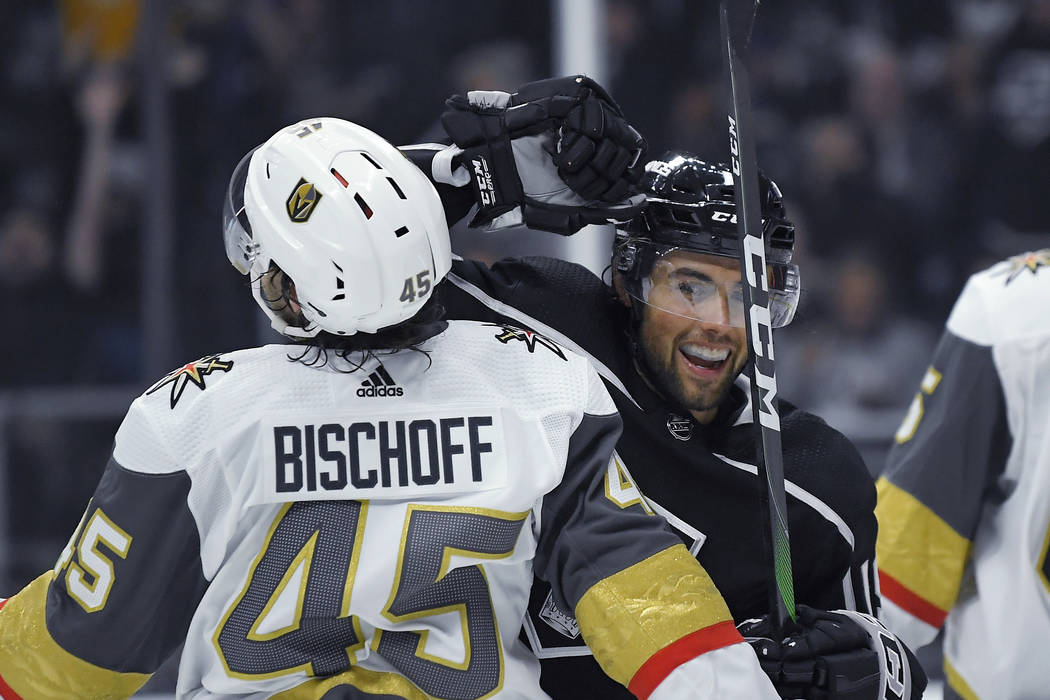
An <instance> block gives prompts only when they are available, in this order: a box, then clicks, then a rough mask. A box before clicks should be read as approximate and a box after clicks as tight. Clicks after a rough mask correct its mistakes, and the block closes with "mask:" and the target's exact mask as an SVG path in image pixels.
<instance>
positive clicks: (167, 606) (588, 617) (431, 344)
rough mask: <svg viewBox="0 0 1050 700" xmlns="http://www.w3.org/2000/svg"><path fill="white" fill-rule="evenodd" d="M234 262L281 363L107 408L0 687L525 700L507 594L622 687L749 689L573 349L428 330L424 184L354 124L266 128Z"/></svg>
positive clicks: (433, 227) (182, 371) (230, 208)
mask: <svg viewBox="0 0 1050 700" xmlns="http://www.w3.org/2000/svg"><path fill="white" fill-rule="evenodd" d="M226 206H227V209H226V215H225V217H224V218H225V229H224V232H225V238H226V246H227V253H228V255H229V257H230V260H231V262H232V263H233V264H234V266H235V267H237V268H238V270H239V271H240V272H242V273H243V274H246V275H249V279H250V281H251V289H252V293H253V295H254V297H255V299H256V300H257V302H258V303H259V305H260V306H261V307H262V308H263V309H264V311H265V312H266V313H267V314H268V315H269V317H270V318H271V321H272V324H273V326H274V328H275V329H277V330H278V331H280V332H282V333H284V334H285V335H286V336H289V337H291V338H295V339H297V340H298V341H299V342H300V345H299V346H298V347H297V346H289V345H270V346H265V347H259V348H254V349H249V350H241V351H237V352H231V353H221V354H217V355H212V356H209V357H206V358H203V359H201V360H198V361H196V362H191V363H188V364H186V365H185V366H184V367H181V368H179V369H177V370H175V371H174V372H172V373H171V374H169V375H168V376H166V377H164V378H162V379H161V380H160V381H158V382H157V383H156V384H154V385H153V386H152V387H150V388H149V389H148V390H147V391H146V392H145V393H143V395H142V396H140V397H139V398H138V399H136V400H135V402H134V403H133V404H132V406H131V408H130V410H129V412H128V414H127V416H126V418H125V419H124V421H123V423H122V425H121V427H120V428H119V430H118V432H117V435H116V440H115V444H114V449H113V454H112V458H111V460H110V462H109V464H108V466H107V467H106V470H105V473H104V475H103V477H102V480H101V482H100V484H99V486H98V488H97V490H96V491H95V494H94V496H93V498H92V500H91V502H90V503H89V505H88V508H87V511H86V512H85V514H84V517H83V519H82V521H81V523H80V525H79V526H78V527H77V528H76V531H75V532H74V534H73V536H72V538H71V539H70V541H69V544H68V545H67V547H66V548H65V549H64V551H63V552H62V553H61V555H60V556H59V558H58V561H57V562H56V564H55V567H54V569H53V570H51V571H48V572H46V573H45V574H43V575H42V576H40V577H39V578H37V579H36V580H35V581H34V582H32V583H31V584H29V585H28V586H27V587H26V588H25V589H23V590H22V591H21V592H19V593H17V594H16V595H14V596H13V597H12V598H11V599H9V600H7V601H6V602H4V604H3V606H2V607H0V696H2V697H3V698H5V699H6V700H14V699H16V698H21V699H23V700H48V699H56V700H57V699H59V698H61V699H68V698H87V697H90V698H122V697H127V696H129V695H131V694H132V693H133V692H134V691H135V690H136V689H137V688H138V687H139V686H141V685H142V684H143V683H144V682H145V681H146V680H147V679H148V677H149V675H150V673H152V672H153V671H154V670H155V669H157V667H158V666H160V664H161V663H162V662H163V661H164V659H165V658H166V657H167V656H168V655H170V654H171V653H172V651H173V650H174V649H176V648H177V647H178V646H179V645H180V644H184V649H183V652H182V658H181V664H180V667H179V677H178V688H177V695H178V697H179V698H194V699H204V698H216V697H236V698H253V699H255V698H268V697H275V698H285V699H293V698H294V699H300V698H325V700H334V699H335V698H353V699H365V698H376V699H379V698H384V699H386V698H412V699H418V698H430V697H436V698H457V699H458V698H462V699H468V698H490V697H499V698H522V699H525V698H527V699H530V700H531V699H533V698H541V697H545V695H544V694H543V692H542V691H541V690H540V686H539V683H538V676H539V667H538V663H537V661H536V659H535V658H534V657H533V656H532V655H531V653H530V652H528V650H527V649H526V648H525V647H524V645H523V644H521V643H520V642H519V641H518V640H517V636H518V630H519V628H520V625H521V621H522V617H523V615H524V612H525V609H526V605H527V603H528V597H529V589H530V586H531V583H532V576H533V573H534V572H535V573H536V575H539V576H541V577H543V578H545V579H547V580H549V581H550V582H551V584H552V587H553V590H554V595H555V596H556V597H557V603H558V605H559V607H561V608H562V609H564V610H572V611H574V612H575V615H576V618H577V619H578V621H579V626H580V629H581V631H582V633H583V635H584V636H585V637H586V639H587V642H588V643H589V644H590V646H591V649H592V650H593V651H594V654H595V656H596V657H597V658H598V659H599V661H600V662H601V663H602V665H603V668H604V669H605V671H606V672H607V673H608V674H609V675H610V676H612V677H613V678H614V679H616V680H617V681H619V682H620V683H623V684H625V685H627V686H628V687H629V688H630V689H631V690H632V691H633V692H634V693H635V694H636V695H637V696H639V697H642V698H645V697H649V698H653V699H654V700H656V699H663V700H668V699H672V698H694V697H695V698H701V697H702V698H739V697H747V698H770V699H772V698H775V697H776V693H775V692H774V690H773V688H772V686H771V684H770V683H769V681H768V679H767V677H766V675H765V674H764V673H763V672H762V670H761V668H760V667H759V664H758V661H757V659H756V657H755V655H754V653H753V652H752V650H751V648H750V647H749V646H748V645H747V644H746V643H744V642H743V640H742V638H741V637H740V635H739V633H738V632H737V631H736V629H735V627H734V626H733V622H732V619H731V617H730V615H729V612H728V609H727V608H726V606H725V603H724V602H723V600H722V598H721V596H719V595H718V592H717V591H716V590H715V588H714V585H713V583H712V582H711V580H710V578H709V577H708V576H707V574H706V573H705V572H704V570H703V569H702V568H701V567H700V565H699V564H698V563H697V562H696V560H695V559H694V558H693V557H692V556H691V555H690V554H689V552H688V551H687V550H686V549H685V547H684V546H683V545H682V544H681V541H680V540H679V539H678V537H677V536H676V535H674V534H673V533H672V532H671V531H670V530H668V529H667V528H666V525H665V523H664V522H663V520H662V519H661V518H658V517H656V516H654V515H653V514H652V513H651V512H650V511H648V508H647V506H646V505H645V504H644V502H643V501H642V500H641V498H640V495H639V493H638V491H637V489H636V488H635V487H634V486H633V485H632V484H631V482H630V480H629V479H628V477H627V476H626V475H625V473H624V472H623V471H622V470H621V469H620V467H619V466H618V462H617V461H616V460H615V459H614V458H613V446H614V445H615V442H616V439H617V437H618V435H619V431H620V421H619V417H618V416H617V415H616V412H615V408H614V405H613V403H612V400H611V399H610V397H609V395H608V394H607V392H606V390H605V389H604V387H603V385H602V382H601V381H600V379H599V378H598V376H597V374H596V373H595V372H594V370H593V369H591V368H590V367H589V365H588V363H587V362H586V360H584V359H583V358H581V357H579V356H576V355H574V354H572V353H570V352H568V351H566V350H564V349H563V348H561V347H560V346H559V345H557V344H555V343H553V342H551V341H549V340H547V339H545V338H543V337H541V336H538V335H536V334H533V333H530V332H525V331H521V330H518V329H516V328H512V327H508V326H503V325H498V324H497V325H493V324H481V323H474V322H466V321H464V322H451V323H446V322H445V321H443V320H442V319H441V310H440V306H439V304H438V302H437V300H436V298H435V297H434V294H433V292H434V288H435V285H436V284H437V282H438V281H439V280H440V279H441V278H442V277H444V276H445V274H446V273H447V272H448V270H449V267H450V251H449V239H448V230H447V227H446V224H445V220H444V215H443V213H442V208H441V203H440V201H439V200H438V196H437V194H436V192H435V190H434V188H433V186H432V185H431V184H430V182H429V181H428V180H427V179H426V178H425V177H424V176H423V175H422V174H421V173H420V172H419V171H418V170H417V169H416V168H415V167H414V166H413V165H412V164H411V163H410V162H409V161H408V160H407V159H405V158H404V157H403V156H402V155H401V154H400V153H399V152H398V151H397V150H396V149H394V148H393V147H392V146H391V145H390V144H388V143H387V142H386V141H384V140H382V139H381V138H379V137H378V136H376V135H375V134H373V133H372V132H370V131H367V130H365V129H363V128H361V127H359V126H356V125H353V124H350V123H348V122H344V121H341V120H337V119H329V118H318V119H312V120H307V121H303V122H300V123H298V124H295V125H293V126H291V127H288V128H285V129H282V130H281V131H280V132H278V133H277V134H276V135H274V136H273V137H272V138H271V139H270V140H269V141H267V142H266V143H265V144H263V145H262V146H261V147H259V148H258V149H256V150H255V151H253V152H252V153H251V154H249V155H248V156H246V157H245V159H244V160H243V161H242V163H241V164H240V165H239V166H238V168H237V170H236V171H235V173H234V176H233V178H232V181H231V186H230V192H229V195H228V197H227V202H226Z"/></svg>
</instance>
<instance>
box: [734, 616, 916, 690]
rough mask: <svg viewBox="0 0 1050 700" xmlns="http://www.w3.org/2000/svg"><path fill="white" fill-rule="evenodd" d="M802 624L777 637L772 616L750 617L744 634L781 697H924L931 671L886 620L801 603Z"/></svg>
mask: <svg viewBox="0 0 1050 700" xmlns="http://www.w3.org/2000/svg"><path fill="white" fill-rule="evenodd" d="M797 613H798V615H797V617H798V624H797V625H795V626H794V629H790V630H787V633H788V634H789V636H788V637H787V638H786V639H784V640H783V641H780V642H777V641H776V640H774V639H772V638H771V636H772V630H773V626H772V625H771V624H770V622H769V617H768V616H766V617H762V618H757V619H752V620H745V621H744V622H741V623H740V624H739V625H737V629H738V630H740V634H741V635H743V637H744V639H746V640H747V641H748V643H750V644H751V646H752V647H753V648H754V650H755V653H756V654H758V660H759V663H760V664H761V665H762V670H764V671H765V672H766V675H768V676H769V678H770V680H772V681H773V685H774V687H776V689H777V692H778V693H779V694H780V697H782V698H785V699H796V698H805V700H920V699H921V698H922V692H923V690H925V688H926V674H925V672H923V670H922V667H921V666H920V665H919V662H918V661H917V660H916V659H915V656H914V655H913V654H912V653H911V651H910V650H909V649H908V648H907V647H906V646H905V645H904V643H903V642H901V641H900V640H899V639H897V638H896V637H895V636H894V635H893V634H892V633H891V632H890V631H889V630H887V629H886V628H885V627H884V626H883V625H882V623H881V622H879V621H878V620H877V619H875V618H874V617H871V616H870V615H865V614H863V613H859V612H854V611H852V610H834V611H825V610H816V609H814V608H810V607H808V606H806V605H799V606H798V610H797Z"/></svg>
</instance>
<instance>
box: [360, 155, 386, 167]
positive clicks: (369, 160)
mask: <svg viewBox="0 0 1050 700" xmlns="http://www.w3.org/2000/svg"><path fill="white" fill-rule="evenodd" d="M361 157H362V158H364V159H365V160H367V161H368V162H369V163H371V164H372V165H374V166H375V168H376V170H382V169H383V166H382V165H380V164H379V163H377V162H375V161H374V160H372V156H370V155H368V154H367V153H365V152H364V151H362V152H361Z"/></svg>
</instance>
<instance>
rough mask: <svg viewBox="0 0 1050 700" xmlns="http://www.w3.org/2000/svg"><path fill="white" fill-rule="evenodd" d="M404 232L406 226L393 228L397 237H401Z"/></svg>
mask: <svg viewBox="0 0 1050 700" xmlns="http://www.w3.org/2000/svg"><path fill="white" fill-rule="evenodd" d="M406 233H408V226H402V227H401V228H399V229H395V230H394V235H395V236H397V237H398V238H401V236H404V235H405V234H406Z"/></svg>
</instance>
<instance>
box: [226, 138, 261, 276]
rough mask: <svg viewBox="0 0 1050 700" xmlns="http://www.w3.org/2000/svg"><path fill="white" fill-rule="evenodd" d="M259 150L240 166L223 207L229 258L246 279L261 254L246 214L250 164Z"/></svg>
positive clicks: (254, 149) (250, 152)
mask: <svg viewBox="0 0 1050 700" xmlns="http://www.w3.org/2000/svg"><path fill="white" fill-rule="evenodd" d="M256 150H258V149H257V148H253V149H252V150H251V151H249V152H248V154H247V155H246V156H244V158H241V162H240V163H238V164H237V167H236V168H235V169H234V171H233V177H231V178H230V186H229V188H228V189H227V190H226V198H225V200H223V204H222V238H223V243H224V244H225V245H226V257H227V258H229V260H230V264H231V265H233V266H234V267H235V268H237V271H238V272H240V273H241V274H242V275H247V274H248V272H249V271H250V270H251V269H252V263H254V262H255V258H256V256H257V255H258V254H259V245H258V244H257V243H255V242H254V240H253V239H252V225H251V223H250V222H249V221H248V215H247V214H246V213H245V211H244V185H245V183H246V182H247V180H248V164H249V163H250V162H251V160H252V154H253V153H255V151H256Z"/></svg>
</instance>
